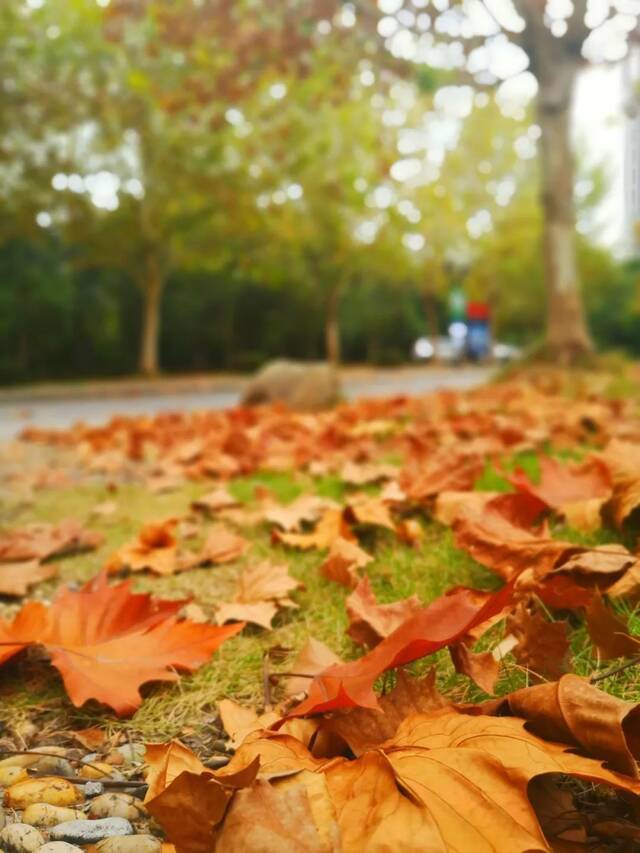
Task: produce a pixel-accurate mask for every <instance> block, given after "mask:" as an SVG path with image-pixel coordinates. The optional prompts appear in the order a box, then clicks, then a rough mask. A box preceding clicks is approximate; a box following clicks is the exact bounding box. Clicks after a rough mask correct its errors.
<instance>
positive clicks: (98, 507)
mask: <svg viewBox="0 0 640 853" xmlns="http://www.w3.org/2000/svg"><path fill="white" fill-rule="evenodd" d="M117 511H118V504H117V503H116V502H115V501H103V502H102V503H99V504H95V506H93V507H92V508H91V515H95V516H98V517H100V518H109V517H110V516H112V515H114V514H115V513H116V512H117Z"/></svg>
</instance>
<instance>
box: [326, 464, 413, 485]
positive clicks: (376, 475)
mask: <svg viewBox="0 0 640 853" xmlns="http://www.w3.org/2000/svg"><path fill="white" fill-rule="evenodd" d="M397 473H398V468H397V467H396V466H395V465H389V464H385V463H383V462H360V463H358V462H351V461H349V462H345V464H344V465H343V466H342V468H341V469H340V471H339V473H338V476H339V477H340V479H341V480H342V482H343V483H348V484H349V485H350V486H365V485H367V483H377V482H378V481H379V480H392V479H393V478H394V477H395V476H396V474H397Z"/></svg>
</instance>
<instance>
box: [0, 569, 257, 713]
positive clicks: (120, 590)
mask: <svg viewBox="0 0 640 853" xmlns="http://www.w3.org/2000/svg"><path fill="white" fill-rule="evenodd" d="M183 604H184V602H183V601H162V600H158V599H154V598H152V596H150V595H149V594H136V593H132V592H131V589H130V584H129V583H128V582H124V583H121V584H118V585H117V586H113V587H111V586H109V585H108V584H107V579H106V575H105V574H104V573H103V574H101V575H98V576H97V577H96V578H94V579H93V580H92V581H89V583H87V584H86V585H85V586H84V587H82V589H80V590H79V591H74V590H71V589H68V588H63V589H62V590H61V591H60V592H59V593H58V595H57V597H56V599H55V601H54V602H53V604H51V605H50V606H47V605H45V604H42V603H41V602H39V601H30V602H27V604H25V605H24V607H23V608H22V609H21V610H20V611H18V613H17V614H16V616H15V617H14V619H13V620H12V621H11V622H6V621H4V620H1V621H0V645H1V646H2V648H0V664H1V663H4V662H5V661H7V660H9V659H10V658H12V657H13V656H14V655H16V654H18V652H21V651H22V650H23V649H25V648H27V647H28V646H32V645H40V646H44V648H45V649H46V650H47V652H48V653H49V654H50V656H51V663H52V664H53V666H55V667H56V669H57V670H58V671H59V672H60V675H61V676H62V680H63V682H64V686H65V688H66V691H67V693H68V695H69V698H70V699H71V701H72V702H73V704H74V705H75V706H76V707H79V706H81V705H83V704H84V703H85V702H87V701H88V700H89V699H96V700H97V701H99V702H103V703H104V704H105V705H108V706H109V707H111V708H113V710H114V711H115V712H116V713H117V714H119V715H120V716H125V715H128V714H132V713H133V712H134V711H135V710H136V708H139V707H140V705H141V704H142V697H141V696H140V692H139V688H140V686H141V685H142V684H146V683H147V682H148V681H177V680H178V677H179V676H178V675H177V673H176V672H175V669H182V670H185V671H187V672H193V671H194V670H195V669H197V668H198V667H199V666H202V664H204V663H206V661H207V660H208V659H209V657H210V656H211V655H212V653H213V652H214V651H215V650H216V649H217V648H218V647H219V646H220V645H221V644H222V643H223V642H224V641H225V640H226V639H228V638H229V637H231V636H233V635H234V634H237V633H238V631H241V630H242V628H243V627H244V623H240V624H236V625H229V626H227V627H223V628H222V627H218V626H214V625H202V624H195V623H193V622H189V621H186V620H184V621H179V620H178V618H177V615H176V614H177V612H178V611H179V610H180V608H181V607H182V605H183Z"/></svg>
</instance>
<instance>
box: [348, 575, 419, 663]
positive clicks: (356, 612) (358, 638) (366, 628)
mask: <svg viewBox="0 0 640 853" xmlns="http://www.w3.org/2000/svg"><path fill="white" fill-rule="evenodd" d="M345 604H346V608H347V616H348V617H349V627H348V629H347V634H349V636H350V637H351V639H352V640H353V641H354V642H355V643H359V644H360V645H361V646H370V647H371V646H375V645H377V644H378V643H379V642H380V640H383V639H384V638H385V637H388V636H389V634H391V633H392V632H393V631H395V629H396V628H398V627H399V626H400V625H401V624H402V623H403V622H405V621H406V620H407V619H408V618H409V617H410V616H413V615H414V614H415V613H417V612H418V611H419V610H420V609H421V608H422V603H421V602H420V600H419V599H418V598H417V597H416V596H415V595H412V596H411V598H405V599H403V600H402V601H394V602H392V603H391V604H378V602H377V601H376V597H375V595H374V594H373V590H372V589H371V584H370V583H369V578H367V577H364V578H363V579H362V580H361V581H360V583H359V584H358V586H357V587H356V588H355V589H354V591H353V592H352V593H351V595H350V596H349V597H348V598H347V600H346V602H345Z"/></svg>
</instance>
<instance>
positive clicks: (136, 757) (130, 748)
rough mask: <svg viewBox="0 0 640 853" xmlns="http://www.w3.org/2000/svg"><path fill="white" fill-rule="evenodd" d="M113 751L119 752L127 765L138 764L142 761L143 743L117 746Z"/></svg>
mask: <svg viewBox="0 0 640 853" xmlns="http://www.w3.org/2000/svg"><path fill="white" fill-rule="evenodd" d="M115 751H116V752H119V753H120V755H121V756H122V757H123V758H124V760H125V761H126V762H127V763H128V764H139V763H141V762H143V761H144V752H145V749H144V744H143V743H123V744H122V746H117V747H116V750H115Z"/></svg>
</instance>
